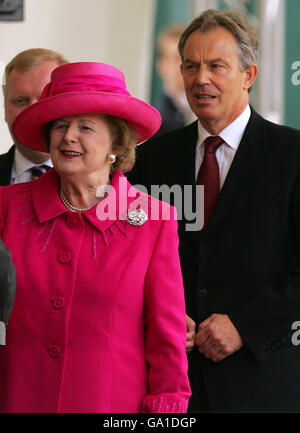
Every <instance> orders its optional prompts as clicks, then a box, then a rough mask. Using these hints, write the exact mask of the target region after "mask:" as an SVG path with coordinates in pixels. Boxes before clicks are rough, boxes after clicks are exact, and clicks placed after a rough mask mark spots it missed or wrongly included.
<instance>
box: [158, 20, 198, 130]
mask: <svg viewBox="0 0 300 433" xmlns="http://www.w3.org/2000/svg"><path fill="white" fill-rule="evenodd" d="M184 27H185V26H184V25H183V24H179V23H178V24H172V25H170V26H168V27H166V28H165V29H164V30H163V31H162V32H160V33H159V35H158V38H157V52H158V56H157V60H156V63H155V66H156V71H157V73H158V75H159V76H160V78H161V80H162V83H163V91H162V95H161V98H160V101H159V103H158V105H157V107H156V108H157V109H158V111H159V112H160V114H161V118H162V123H161V127H160V129H159V131H158V133H157V134H161V133H163V132H167V131H171V130H172V129H177V128H181V127H183V126H185V125H187V124H188V123H190V122H191V121H192V120H193V119H194V116H193V112H192V111H191V109H190V106H189V104H188V101H187V99H186V95H185V91H184V85H183V79H182V75H181V73H180V55H179V53H178V48H177V47H178V42H179V39H180V37H181V35H182V33H183V31H184Z"/></svg>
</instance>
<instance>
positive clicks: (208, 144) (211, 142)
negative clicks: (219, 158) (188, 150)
mask: <svg viewBox="0 0 300 433" xmlns="http://www.w3.org/2000/svg"><path fill="white" fill-rule="evenodd" d="M223 142H224V140H223V139H222V138H221V137H219V136H218V135H215V136H211V137H207V138H206V139H205V140H204V145H205V152H208V153H216V151H217V149H218V147H219V146H221V144H222V143H223Z"/></svg>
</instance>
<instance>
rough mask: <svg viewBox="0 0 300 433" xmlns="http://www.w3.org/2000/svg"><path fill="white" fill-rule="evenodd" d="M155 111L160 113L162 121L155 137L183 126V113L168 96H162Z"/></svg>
mask: <svg viewBox="0 0 300 433" xmlns="http://www.w3.org/2000/svg"><path fill="white" fill-rule="evenodd" d="M157 109H158V111H159V112H160V114H161V119H162V122H161V127H160V128H159V131H158V132H157V135H159V134H162V133H163V132H167V131H171V130H173V129H178V128H182V127H183V126H185V119H184V114H183V112H182V111H181V110H180V109H179V108H178V106H177V105H176V104H175V103H174V101H173V100H172V99H171V98H170V96H169V95H166V94H163V95H162V99H161V101H160V103H159V105H158V106H157Z"/></svg>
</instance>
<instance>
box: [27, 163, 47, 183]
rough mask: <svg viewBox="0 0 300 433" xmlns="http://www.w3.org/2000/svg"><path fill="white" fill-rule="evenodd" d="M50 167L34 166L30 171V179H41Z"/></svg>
mask: <svg viewBox="0 0 300 433" xmlns="http://www.w3.org/2000/svg"><path fill="white" fill-rule="evenodd" d="M50 168H51V167H49V166H48V165H45V164H43V165H35V166H34V167H31V169H30V171H31V174H32V179H33V180H34V179H37V178H38V177H41V176H42V175H43V174H45V173H47V171H48V170H50Z"/></svg>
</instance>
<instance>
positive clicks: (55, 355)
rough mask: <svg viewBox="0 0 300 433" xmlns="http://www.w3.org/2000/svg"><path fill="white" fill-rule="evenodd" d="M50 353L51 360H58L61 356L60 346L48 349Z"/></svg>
mask: <svg viewBox="0 0 300 433" xmlns="http://www.w3.org/2000/svg"><path fill="white" fill-rule="evenodd" d="M48 353H49V356H51V358H58V357H59V356H60V355H61V350H60V347H59V346H50V347H49V348H48Z"/></svg>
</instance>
